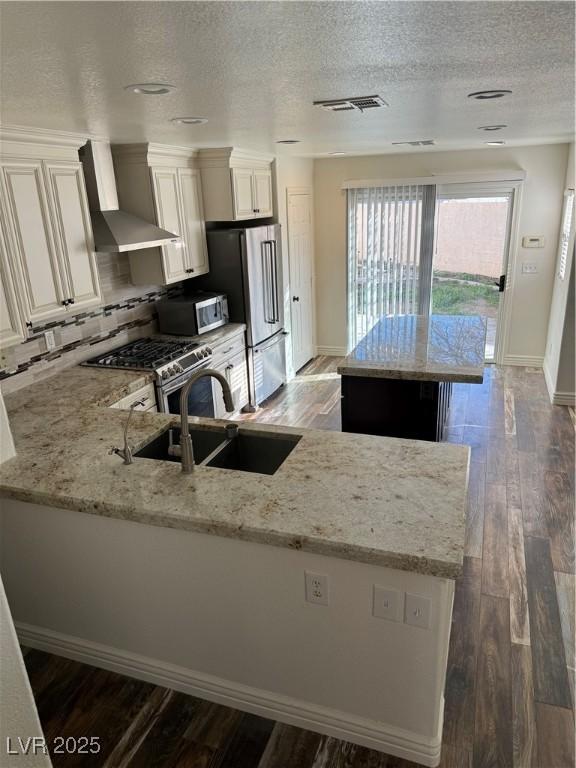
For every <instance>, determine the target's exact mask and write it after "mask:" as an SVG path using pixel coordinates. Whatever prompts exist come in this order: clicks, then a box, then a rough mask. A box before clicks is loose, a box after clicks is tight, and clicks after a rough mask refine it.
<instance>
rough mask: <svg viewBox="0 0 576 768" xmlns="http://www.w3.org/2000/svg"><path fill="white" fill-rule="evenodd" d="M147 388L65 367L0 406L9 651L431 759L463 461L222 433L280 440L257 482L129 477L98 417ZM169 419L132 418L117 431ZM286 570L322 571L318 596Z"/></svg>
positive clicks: (225, 476) (427, 450) (199, 470)
mask: <svg viewBox="0 0 576 768" xmlns="http://www.w3.org/2000/svg"><path fill="white" fill-rule="evenodd" d="M146 381H147V376H146V375H143V374H141V373H138V372H131V371H116V370H99V369H91V368H80V367H76V368H71V369H68V370H66V371H63V372H62V373H60V374H58V375H57V376H55V377H53V378H52V379H49V380H46V381H42V382H41V383H39V384H36V385H32V386H30V387H26V388H25V389H22V390H19V391H17V392H13V393H12V394H10V395H8V396H7V397H6V406H7V409H8V413H9V416H10V421H11V424H12V427H13V431H14V438H15V443H16V448H17V451H18V455H17V456H16V457H15V458H13V459H11V460H9V461H7V462H5V463H4V464H3V465H2V466H1V467H0V495H1V496H2V497H3V498H2V515H1V518H2V520H1V522H2V536H1V567H2V576H3V580H4V583H5V585H6V592H7V594H8V598H9V601H10V604H11V608H12V611H13V615H14V618H15V621H16V624H17V628H18V632H19V636H20V639H21V641H22V642H24V643H25V644H26V645H29V646H31V647H36V648H40V649H44V650H48V651H51V652H53V653H56V654H60V655H64V656H68V657H70V658H74V659H78V660H81V661H85V662H86V663H89V664H94V665H97V666H101V667H104V668H108V669H113V670H116V671H119V672H123V673H124V674H128V675H132V676H135V677H138V678H141V679H145V680H150V681H152V682H156V683H158V684H160V685H165V686H168V687H171V688H175V689H177V690H181V691H184V692H187V693H191V694H193V695H196V696H200V697H202V698H206V699H209V700H213V701H216V702H219V703H224V704H227V705H229V706H232V707H235V708H238V709H242V710H245V711H248V712H254V713H256V714H260V715H263V716H266V717H270V718H273V719H276V720H280V721H283V722H286V723H290V724H295V725H299V726H301V727H304V728H308V729H312V730H316V731H319V732H320V733H325V734H329V735H333V736H336V737H338V738H343V739H346V740H349V741H353V742H356V743H358V744H363V745H365V746H368V747H372V748H375V749H380V750H381V751H384V752H389V753H391V754H395V755H398V756H401V757H404V758H407V759H410V760H415V761H417V762H421V763H422V764H425V765H430V766H433V765H436V764H437V763H438V761H439V757H440V745H441V733H442V719H443V690H444V682H445V675H446V659H447V653H448V641H449V635H450V622H451V611H452V598H453V588H454V579H455V578H456V577H457V576H458V575H459V574H460V573H461V570H462V563H463V549H464V510H465V500H466V490H467V473H468V462H469V449H468V448H466V447H463V446H455V445H440V446H439V445H432V444H429V443H419V442H414V441H409V440H387V439H382V438H377V437H370V436H364V435H347V434H342V433H336V432H334V433H331V432H318V431H313V430H300V429H290V428H283V427H276V426H272V425H267V426H263V425H259V424H240V425H239V427H240V431H241V432H243V433H245V434H248V433H250V434H261V435H267V436H270V437H271V438H274V436H275V435H278V436H286V435H290V436H294V437H297V438H299V439H298V443H297V445H296V446H295V448H294V449H293V450H292V452H291V453H290V455H289V456H288V458H287V459H286V460H285V461H284V463H283V464H282V465H281V466H280V468H279V469H278V470H277V471H276V472H275V474H272V475H264V474H257V473H251V472H242V471H237V470H227V469H220V468H215V467H204V466H198V467H196V469H195V470H194V472H193V473H192V474H191V475H184V474H182V473H181V471H180V466H179V464H178V463H174V462H168V461H160V460H154V459H147V458H135V460H134V463H133V464H131V465H128V466H126V465H124V464H122V462H121V461H120V460H119V458H118V457H117V456H116V455H111V454H110V452H109V451H110V448H111V446H112V445H119V444H121V437H122V430H123V427H124V424H125V421H126V416H127V414H126V413H125V412H122V411H119V410H117V409H113V408H110V407H107V406H110V405H112V404H113V403H115V402H116V401H117V400H118V399H119V398H121V397H123V396H126V395H128V394H130V393H131V392H135V391H137V390H138V389H139V388H140V387H142V385H143V384H144V383H146ZM47 393H49V397H47ZM175 421H176V418H175V417H174V416H170V415H169V414H155V413H148V412H141V413H140V412H134V413H133V416H132V421H131V424H130V432H129V435H130V441H131V442H132V443H133V444H134V446H135V448H136V449H138V448H139V447H141V446H143V445H145V444H147V443H149V442H150V441H151V440H152V439H154V438H155V437H157V436H158V435H159V434H160V433H162V432H163V431H165V430H166V428H167V427H168V426H170V425H171V424H173V423H175ZM191 423H192V424H193V425H194V426H195V427H198V428H200V427H202V428H205V429H209V430H222V429H223V424H224V422H218V421H215V420H209V419H198V418H194V419H191ZM305 573H308V574H312V575H317V574H320V575H322V576H325V577H326V590H325V591H324V592H323V595H322V599H321V600H320V601H317V602H315V601H314V600H312V601H311V600H310V599H307V597H306V595H307V593H306V589H305V583H306V579H305ZM382 590H384V592H383V591H382ZM309 597H310V595H308V598H309Z"/></svg>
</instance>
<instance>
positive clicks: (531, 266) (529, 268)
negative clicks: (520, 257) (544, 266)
mask: <svg viewBox="0 0 576 768" xmlns="http://www.w3.org/2000/svg"><path fill="white" fill-rule="evenodd" d="M537 272H538V266H537V265H536V264H535V263H534V262H533V261H525V262H523V263H522V274H523V275H535V274H536V273H537Z"/></svg>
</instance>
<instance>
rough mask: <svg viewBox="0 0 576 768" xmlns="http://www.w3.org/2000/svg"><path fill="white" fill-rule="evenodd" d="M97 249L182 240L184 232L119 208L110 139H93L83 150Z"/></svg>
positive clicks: (134, 248)
mask: <svg viewBox="0 0 576 768" xmlns="http://www.w3.org/2000/svg"><path fill="white" fill-rule="evenodd" d="M80 159H81V160H82V165H83V166H84V176H85V178H86V191H87V192H88V202H89V204H90V217H91V219H92V231H93V233H94V245H95V248H96V250H97V251H100V252H104V253H122V252H124V251H137V250H139V249H141V248H151V247H152V246H155V245H166V243H178V242H180V236H179V235H175V234H174V233H173V232H168V231H167V230H165V229H161V228H160V227H157V226H156V225H155V224H150V222H148V221H144V220H143V219H141V218H139V217H138V216H133V215H132V214H131V213H126V212H125V211H120V210H119V209H118V194H117V192H116V179H115V178H114V165H113V163H112V151H111V149H110V144H109V142H107V141H89V142H88V143H87V144H86V145H85V146H84V147H82V149H81V150H80Z"/></svg>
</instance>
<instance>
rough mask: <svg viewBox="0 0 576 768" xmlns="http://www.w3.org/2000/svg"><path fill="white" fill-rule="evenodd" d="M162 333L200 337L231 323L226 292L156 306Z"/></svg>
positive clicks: (200, 294) (180, 298) (186, 296)
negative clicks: (229, 321)
mask: <svg viewBox="0 0 576 768" xmlns="http://www.w3.org/2000/svg"><path fill="white" fill-rule="evenodd" d="M156 307H157V309H158V326H159V330H160V333H171V334H173V335H176V336H199V335H200V334H202V333H206V332H207V331H213V330H214V328H218V327H219V326H221V325H226V323H227V322H228V300H227V298H226V296H225V295H224V294H223V293H208V292H204V291H199V292H198V293H192V294H184V295H182V296H175V297H173V298H170V299H162V300H161V301H158V302H157V304H156Z"/></svg>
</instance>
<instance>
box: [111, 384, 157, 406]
mask: <svg viewBox="0 0 576 768" xmlns="http://www.w3.org/2000/svg"><path fill="white" fill-rule="evenodd" d="M138 400H141V401H142V404H141V405H137V406H136V407H135V408H134V410H135V411H152V412H153V413H156V412H157V408H156V391H155V389H154V384H146V385H145V386H143V387H141V388H140V389H137V390H136V391H135V392H131V393H130V394H129V395H126V397H123V398H122V399H121V400H118V402H117V403H114V404H113V405H111V406H110V408H118V409H119V410H122V411H127V410H130V406H131V405H132V403H135V402H137V401H138Z"/></svg>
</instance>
